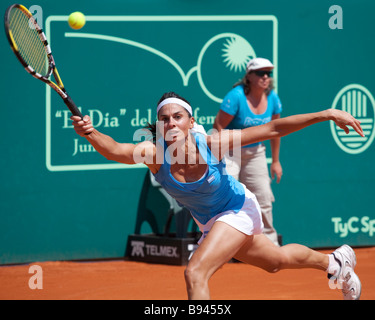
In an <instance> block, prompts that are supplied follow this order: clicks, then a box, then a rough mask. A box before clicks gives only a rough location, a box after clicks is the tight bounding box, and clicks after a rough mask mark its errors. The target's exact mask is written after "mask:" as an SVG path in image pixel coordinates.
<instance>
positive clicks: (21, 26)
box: [4, 4, 83, 118]
mask: <svg viewBox="0 0 375 320" xmlns="http://www.w3.org/2000/svg"><path fill="white" fill-rule="evenodd" d="M4 22H5V32H6V35H7V37H8V41H9V43H10V46H11V48H12V50H13V52H14V54H15V55H16V57H17V58H18V60H19V61H20V62H21V64H22V65H23V67H24V68H25V69H26V71H27V72H28V73H30V74H31V75H32V76H33V77H34V78H36V79H39V80H42V81H43V82H44V83H46V84H48V85H49V86H50V87H51V88H52V89H53V90H55V91H56V92H57V93H58V94H59V95H60V97H61V98H62V99H63V100H64V102H65V104H66V105H67V107H68V108H69V110H70V112H71V113H72V114H73V115H75V116H80V117H81V118H83V116H82V113H81V112H80V111H79V109H78V108H77V106H76V105H75V103H74V102H73V100H72V99H71V98H70V96H69V95H68V94H67V92H66V90H65V88H64V85H63V83H62V81H61V79H60V76H59V73H58V72H57V69H56V65H55V61H54V59H53V57H52V54H51V48H50V46H49V45H48V42H47V39H46V36H45V35H44V32H43V30H42V28H41V27H39V25H38V24H37V22H36V21H35V19H34V17H33V16H32V14H31V13H30V11H29V10H27V9H26V8H25V7H24V6H23V5H20V4H13V5H11V6H10V7H9V8H8V9H7V11H6V12H5V18H4ZM52 74H53V77H54V78H55V81H56V83H54V82H52V81H51V80H49V78H50V76H51V75H52Z"/></svg>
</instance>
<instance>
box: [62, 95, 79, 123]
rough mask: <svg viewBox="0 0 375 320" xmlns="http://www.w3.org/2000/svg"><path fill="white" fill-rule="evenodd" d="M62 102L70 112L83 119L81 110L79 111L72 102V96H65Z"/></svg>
mask: <svg viewBox="0 0 375 320" xmlns="http://www.w3.org/2000/svg"><path fill="white" fill-rule="evenodd" d="M64 102H65V104H66V106H67V107H68V108H69V110H70V112H71V113H72V114H73V116H79V117H81V118H82V119H83V115H82V113H81V111H79V109H78V108H77V106H76V104H75V103H74V102H73V100H72V98H70V97H69V96H67V97H66V98H65V99H64Z"/></svg>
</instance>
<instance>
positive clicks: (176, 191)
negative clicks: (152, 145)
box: [154, 132, 245, 224]
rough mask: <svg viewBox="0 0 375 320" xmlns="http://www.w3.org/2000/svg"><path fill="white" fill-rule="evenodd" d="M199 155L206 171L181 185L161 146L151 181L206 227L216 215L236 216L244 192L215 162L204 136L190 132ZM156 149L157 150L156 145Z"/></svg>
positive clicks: (241, 203) (220, 165)
mask: <svg viewBox="0 0 375 320" xmlns="http://www.w3.org/2000/svg"><path fill="white" fill-rule="evenodd" d="M192 134H193V137H194V139H195V141H196V143H197V147H198V150H199V153H200V155H201V156H202V158H203V159H204V161H205V162H206V163H207V166H208V170H206V173H205V175H204V176H203V177H202V178H201V179H199V180H198V181H194V182H189V183H183V182H179V181H177V180H176V179H175V178H174V177H173V176H172V174H171V165H170V163H171V159H170V154H169V151H168V150H167V145H166V143H165V141H164V140H163V142H164V152H163V153H164V159H163V160H164V161H163V164H162V165H161V167H160V169H159V171H158V172H157V173H156V174H154V176H155V180H156V181H157V182H158V183H160V185H161V186H162V187H163V188H164V189H165V190H166V191H167V192H168V193H169V194H170V195H171V196H172V197H173V198H175V199H176V201H177V202H178V204H179V205H180V206H183V207H185V208H187V209H188V210H190V212H191V214H192V215H193V217H194V218H195V219H196V220H197V221H199V222H200V223H201V224H206V223H207V222H208V221H209V220H210V219H211V218H212V217H214V216H216V215H217V214H219V213H221V212H224V211H227V210H234V211H235V212H238V211H239V210H240V209H241V208H242V206H243V204H244V201H245V189H244V187H243V185H242V184H240V183H239V182H238V181H237V180H236V179H234V178H233V177H232V176H231V175H229V174H227V172H226V170H225V163H224V162H223V161H218V160H217V159H216V158H215V156H214V155H213V154H211V150H210V149H209V148H208V146H207V142H206V136H205V135H203V134H201V133H197V132H192ZM157 147H160V145H159V146H158V145H157Z"/></svg>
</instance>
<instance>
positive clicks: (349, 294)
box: [330, 244, 362, 300]
mask: <svg viewBox="0 0 375 320" xmlns="http://www.w3.org/2000/svg"><path fill="white" fill-rule="evenodd" d="M332 255H333V256H334V258H335V260H336V261H337V262H338V263H339V265H340V271H339V272H338V274H337V275H334V276H333V277H334V278H336V279H337V284H338V287H339V288H340V289H342V294H343V296H344V300H359V298H360V296H361V289H362V285H361V281H360V280H359V278H358V276H357V275H356V274H355V272H354V268H355V266H356V264H357V259H356V256H355V253H354V250H353V249H352V248H351V247H349V246H348V245H346V244H344V245H343V246H341V247H340V248H338V249H336V250H335V251H334V252H332ZM330 279H331V280H332V277H331V278H330Z"/></svg>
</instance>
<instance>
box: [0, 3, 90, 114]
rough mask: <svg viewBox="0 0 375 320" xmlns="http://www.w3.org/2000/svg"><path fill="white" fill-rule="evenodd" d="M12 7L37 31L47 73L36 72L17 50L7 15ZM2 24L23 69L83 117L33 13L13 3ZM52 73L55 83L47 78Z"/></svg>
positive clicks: (72, 110)
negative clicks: (66, 87) (69, 93)
mask: <svg viewBox="0 0 375 320" xmlns="http://www.w3.org/2000/svg"><path fill="white" fill-rule="evenodd" d="M12 9H19V10H21V11H22V12H23V13H24V14H25V15H26V16H27V17H28V19H29V25H30V23H32V25H33V26H34V27H35V30H36V31H37V32H38V35H39V38H40V40H41V41H42V42H43V45H44V49H45V51H46V54H47V61H48V70H47V74H45V75H42V74H39V73H37V72H36V71H35V70H34V69H33V68H32V67H31V66H30V65H28V63H27V62H26V61H25V60H24V59H23V58H22V56H21V54H20V53H19V51H18V46H17V44H16V42H15V40H14V38H13V34H12V30H11V29H10V24H9V15H10V12H11V11H12ZM4 25H5V33H6V35H7V38H8V41H9V44H10V47H11V48H12V51H13V52H14V54H15V55H16V57H17V59H18V60H19V61H20V63H21V64H22V66H23V67H24V68H25V70H26V71H27V72H28V73H29V74H31V75H32V76H33V77H34V78H36V79H39V80H41V81H43V82H44V83H46V84H48V85H49V86H50V87H51V88H52V89H53V90H55V91H56V92H57V93H58V94H59V95H60V97H61V98H62V99H63V100H64V103H65V104H66V106H67V107H68V108H69V110H70V111H71V112H72V114H73V115H75V116H79V117H81V118H83V116H82V113H81V112H80V111H79V109H78V107H77V106H76V105H75V103H74V102H73V100H72V99H71V97H70V96H69V95H68V93H67V92H66V90H65V88H64V84H63V82H62V81H61V78H60V75H59V73H58V71H57V68H56V64H55V60H54V58H53V56H52V51H51V48H50V46H49V44H48V41H47V38H46V36H45V34H44V32H43V30H42V28H41V27H40V26H39V25H38V23H37V22H36V20H35V18H34V17H33V15H32V14H31V13H30V11H29V10H28V9H27V8H26V7H24V6H23V5H21V4H13V5H11V6H10V7H8V9H7V10H6V12H5V17H4ZM52 74H53V77H54V78H55V80H56V83H54V82H52V81H51V80H50V79H49V78H50V76H51V75H52Z"/></svg>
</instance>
